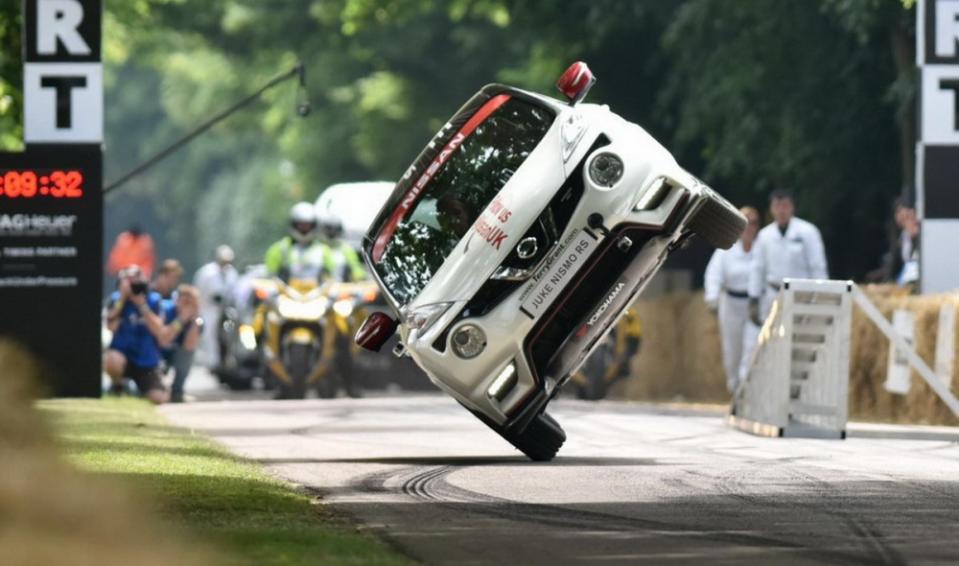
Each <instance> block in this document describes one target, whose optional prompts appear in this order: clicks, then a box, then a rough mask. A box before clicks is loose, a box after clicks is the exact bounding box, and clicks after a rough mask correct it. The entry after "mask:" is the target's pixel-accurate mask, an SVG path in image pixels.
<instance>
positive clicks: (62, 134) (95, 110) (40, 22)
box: [23, 0, 103, 144]
mask: <svg viewBox="0 0 959 566" xmlns="http://www.w3.org/2000/svg"><path fill="white" fill-rule="evenodd" d="M101 2H102V0H24V10H23V13H24V52H25V55H26V58H25V62H24V69H23V95H24V120H23V130H24V139H25V141H26V142H27V143H28V144H36V143H101V142H102V141H103V67H102V65H101V63H100V42H101V31H100V25H101V23H100V22H101V10H102V6H101Z"/></svg>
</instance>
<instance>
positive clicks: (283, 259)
mask: <svg viewBox="0 0 959 566" xmlns="http://www.w3.org/2000/svg"><path fill="white" fill-rule="evenodd" d="M317 225H318V221H317V218H316V209H315V208H314V207H313V205H312V204H311V203H308V202H298V203H296V204H294V205H293V208H291V209H290V230H289V234H287V235H286V236H284V237H283V238H281V239H280V240H278V241H276V242H274V243H273V245H272V246H270V248H269V249H268V250H266V257H265V258H264V263H265V264H266V270H267V272H268V273H269V274H270V275H273V276H276V277H279V278H280V279H283V280H286V281H289V280H290V279H312V280H315V281H317V282H319V281H321V277H322V276H323V275H324V270H326V269H327V266H328V265H329V263H330V255H331V254H330V248H329V246H327V245H326V243H325V242H323V241H322V240H321V239H319V238H317Z"/></svg>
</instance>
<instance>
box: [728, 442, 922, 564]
mask: <svg viewBox="0 0 959 566" xmlns="http://www.w3.org/2000/svg"><path fill="white" fill-rule="evenodd" d="M766 465H767V468H766V470H767V471H768V470H769V467H768V466H773V467H774V468H775V472H776V473H780V474H782V475H783V476H784V477H790V478H792V479H793V480H799V481H800V482H802V483H806V484H807V485H811V486H813V487H814V488H815V490H816V492H817V493H818V494H819V495H820V496H822V495H824V494H827V493H830V492H832V491H833V486H832V485H831V484H829V483H828V482H826V481H824V480H822V479H821V478H818V477H816V476H814V475H812V474H810V473H808V472H803V471H801V470H798V469H796V468H795V467H793V466H784V465H782V464H777V463H776V462H775V461H772V462H766ZM754 471H755V470H754V469H751V468H741V469H736V470H730V471H728V472H726V473H724V474H722V475H721V476H720V477H719V481H718V482H717V484H716V485H717V487H718V488H719V489H720V491H722V492H723V494H724V495H726V496H728V497H732V498H734V499H736V500H738V501H741V502H743V503H747V504H749V505H753V506H757V507H764V508H776V509H783V508H786V507H789V508H793V509H794V508H796V507H800V508H802V509H803V510H805V511H807V512H812V513H815V514H819V515H825V516H828V517H831V518H834V519H838V520H839V521H840V522H841V523H842V524H843V525H844V526H845V527H846V528H847V529H848V531H849V532H850V533H852V534H853V535H855V537H856V541H857V542H858V543H859V544H860V545H861V546H862V547H863V548H864V549H865V550H866V551H867V552H868V553H869V554H870V556H869V557H868V558H865V560H866V563H868V564H893V565H904V564H906V563H907V561H906V560H905V558H903V556H902V555H901V554H899V552H898V551H897V550H896V549H895V548H893V547H892V546H891V545H889V544H888V543H886V541H885V535H883V533H882V532H881V531H880V530H879V529H878V528H877V527H876V526H875V525H873V524H871V523H870V522H868V521H865V520H863V519H860V518H858V517H854V516H852V515H850V514H849V513H847V512H844V511H841V510H835V509H829V508H827V507H823V506H818V505H815V504H810V503H803V502H800V501H789V502H784V501H779V500H772V499H769V498H768V497H762V496H759V495H752V494H749V493H747V489H746V486H745V484H744V483H743V481H742V478H744V477H748V476H749V475H750V474H752V473H753V472H754ZM753 475H754V474H753ZM786 511H789V509H786Z"/></svg>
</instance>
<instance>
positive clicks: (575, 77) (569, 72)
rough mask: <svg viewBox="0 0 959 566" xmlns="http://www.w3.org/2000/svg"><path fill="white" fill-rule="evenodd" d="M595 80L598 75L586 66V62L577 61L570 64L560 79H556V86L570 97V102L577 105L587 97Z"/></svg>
mask: <svg viewBox="0 0 959 566" xmlns="http://www.w3.org/2000/svg"><path fill="white" fill-rule="evenodd" d="M595 82H596V77H595V76H594V75H593V72H592V71H590V70H589V67H588V66H586V63H583V62H582V61H577V62H575V63H573V64H572V65H570V66H569V68H568V69H566V72H565V73H563V74H562V75H561V76H560V77H559V80H558V81H556V88H558V89H559V90H560V92H562V93H563V95H564V96H565V97H566V98H568V99H569V103H570V104H572V105H575V104H576V103H577V102H579V101H580V100H582V99H583V98H585V97H586V93H587V92H589V89H590V88H592V86H593V83H595Z"/></svg>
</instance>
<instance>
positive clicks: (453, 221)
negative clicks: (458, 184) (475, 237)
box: [436, 191, 475, 239]
mask: <svg viewBox="0 0 959 566" xmlns="http://www.w3.org/2000/svg"><path fill="white" fill-rule="evenodd" d="M436 212H437V214H436V220H437V222H439V224H440V226H442V228H443V230H446V231H449V232H452V233H454V234H456V237H457V239H459V238H462V237H463V236H464V235H465V234H466V232H467V231H469V229H470V226H471V225H472V224H473V217H474V216H475V215H474V214H473V207H472V206H470V204H469V203H468V202H466V201H465V200H463V199H461V198H460V196H459V195H458V194H457V193H456V192H455V191H452V192H448V193H445V194H443V196H441V197H440V198H439V200H438V201H436Z"/></svg>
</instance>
